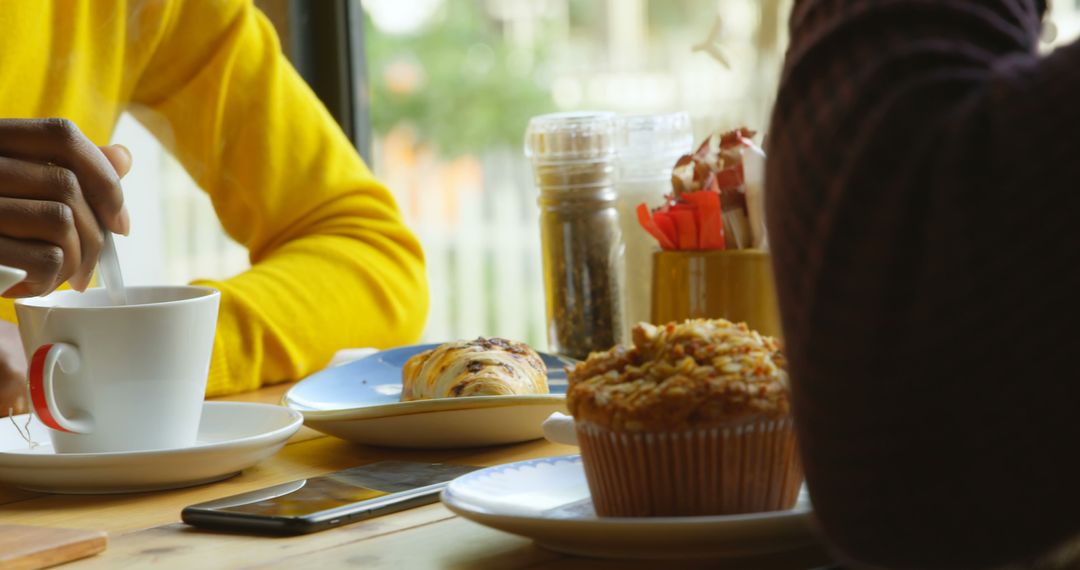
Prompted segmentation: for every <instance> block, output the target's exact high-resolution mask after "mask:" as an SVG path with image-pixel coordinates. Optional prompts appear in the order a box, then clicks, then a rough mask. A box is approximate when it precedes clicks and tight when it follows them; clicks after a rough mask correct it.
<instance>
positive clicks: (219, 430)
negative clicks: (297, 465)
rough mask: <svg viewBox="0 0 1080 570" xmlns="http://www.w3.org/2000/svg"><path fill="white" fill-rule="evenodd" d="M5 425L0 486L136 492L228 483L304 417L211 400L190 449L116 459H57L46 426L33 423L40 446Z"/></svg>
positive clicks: (1, 426)
mask: <svg viewBox="0 0 1080 570" xmlns="http://www.w3.org/2000/svg"><path fill="white" fill-rule="evenodd" d="M27 418H28V416H27V415H25V414H24V415H21V416H15V417H14V418H10V419H9V418H2V420H3V421H2V423H0V483H7V484H10V485H15V486H17V487H22V488H23V489H29V490H31V491H44V492H47V493H132V492H140V491H156V490H160V489H175V488H178V487H188V486H191V485H199V484H201V483H209V482H211V481H218V480H220V479H225V478H227V477H231V476H233V475H235V474H237V473H239V472H240V471H242V470H244V469H246V468H248V467H251V466H252V465H254V464H255V463H257V462H259V461H261V460H263V459H265V458H267V457H270V456H271V455H273V454H275V453H277V452H278V450H280V449H281V447H282V446H283V445H285V441H286V440H288V439H289V437H290V436H292V434H294V433H296V431H297V430H298V429H300V424H301V423H302V421H303V419H302V418H301V417H300V414H298V413H296V412H295V411H293V410H290V409H288V408H284V407H281V406H272V405H268V404H253V403H244V402H206V403H204V404H203V412H202V420H201V423H200V424H199V436H198V443H196V444H195V445H194V446H192V447H185V448H180V449H165V450H155V451H133V452H117V453H56V452H55V451H53V448H52V445H50V444H49V436H48V434H47V433H46V428H45V427H44V426H43V425H42V424H41V423H39V422H38V421H37V419H36V418H32V419H31V420H30V434H31V437H32V439H34V440H35V441H37V442H38V443H39V445H38V446H37V447H34V448H30V446H29V445H28V444H27V442H26V440H24V439H23V438H22V436H20V435H19V432H18V430H16V429H15V424H13V423H12V422H11V419H13V420H15V423H17V424H18V426H19V427H20V428H22V427H23V426H24V425H25V424H26V421H27Z"/></svg>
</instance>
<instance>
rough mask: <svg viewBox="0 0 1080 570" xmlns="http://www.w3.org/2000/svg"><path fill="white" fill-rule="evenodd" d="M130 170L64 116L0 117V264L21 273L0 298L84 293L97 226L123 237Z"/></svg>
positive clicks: (125, 156)
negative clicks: (124, 181)
mask: <svg viewBox="0 0 1080 570" xmlns="http://www.w3.org/2000/svg"><path fill="white" fill-rule="evenodd" d="M130 168H131V154H130V153H129V152H128V150H127V149H126V148H124V147H122V146H119V145H114V146H105V147H98V146H95V145H94V144H93V143H92V142H90V140H89V139H87V138H86V136H85V135H83V134H82V132H81V131H80V130H79V128H78V127H76V126H75V125H74V124H73V123H72V122H71V121H68V120H66V119H0V265H7V266H9V267H18V268H20V269H23V270H25V271H26V279H25V280H23V282H22V283H20V284H18V285H16V286H14V287H12V288H11V289H8V290H7V291H6V292H4V293H3V296H5V297H27V296H35V295H44V294H47V293H49V292H51V291H52V290H53V289H56V288H57V287H59V286H60V285H61V284H62V283H63V282H65V281H68V282H69V283H70V284H71V286H72V287H73V288H75V289H77V290H79V291H82V290H85V289H86V287H87V286H88V285H89V284H90V278H91V275H92V274H93V270H94V266H95V265H96V264H97V260H98V255H99V254H100V253H101V245H102V241H103V238H104V234H103V233H102V231H103V228H104V229H107V230H109V231H112V232H114V233H119V234H124V235H127V233H128V228H129V226H130V222H129V220H128V214H127V210H125V209H124V196H123V194H122V193H121V191H120V177H122V176H123V175H125V174H127V171H128V170H129V169H130ZM4 411H6V410H4Z"/></svg>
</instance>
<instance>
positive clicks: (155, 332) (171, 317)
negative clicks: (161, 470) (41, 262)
mask: <svg viewBox="0 0 1080 570" xmlns="http://www.w3.org/2000/svg"><path fill="white" fill-rule="evenodd" d="M127 296H128V304H127V305H121V306H114V305H110V303H109V298H108V295H107V294H106V291H105V290H104V289H90V290H88V291H87V292H86V293H78V292H76V291H57V292H54V293H52V294H50V295H47V296H45V297H37V298H31V299H20V300H18V301H16V302H15V313H16V315H17V316H18V319H19V334H20V335H21V336H22V342H23V346H24V347H25V349H26V354H27V362H28V363H29V367H28V368H29V371H28V374H27V376H28V380H29V385H30V403H31V405H32V406H33V409H34V413H35V414H36V415H37V417H38V419H40V420H41V422H42V423H43V424H45V425H46V426H47V427H49V428H50V429H49V437H50V439H51V440H52V443H53V448H54V449H55V450H56V451H57V452H58V453H99V452H115V451H140V450H149V449H173V448H181V447H189V446H191V445H193V444H194V443H195V437H196V435H197V433H198V430H199V418H200V415H201V413H202V402H203V397H204V392H205V390H206V379H207V374H208V373H209V370H210V354H211V352H212V350H213V345H214V330H215V327H216V324H217V310H218V301H219V299H220V297H221V294H220V293H218V291H216V290H214V289H210V288H207V287H194V286H190V287H183V286H182V287H128V288H127Z"/></svg>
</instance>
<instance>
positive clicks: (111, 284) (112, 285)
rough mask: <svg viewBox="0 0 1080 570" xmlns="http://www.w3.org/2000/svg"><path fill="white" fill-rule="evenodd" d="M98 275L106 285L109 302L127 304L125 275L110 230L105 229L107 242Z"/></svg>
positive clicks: (99, 261)
mask: <svg viewBox="0 0 1080 570" xmlns="http://www.w3.org/2000/svg"><path fill="white" fill-rule="evenodd" d="M98 275H100V277H101V280H102V282H103V283H104V285H105V290H106V292H107V293H108V295H109V302H111V303H112V304H113V305H126V304H127V291H126V290H125V289H124V276H123V275H122V274H121V273H120V258H119V257H117V255H116V242H114V241H113V234H112V232H110V231H109V230H105V244H104V247H103V248H102V249H101V257H99V258H98Z"/></svg>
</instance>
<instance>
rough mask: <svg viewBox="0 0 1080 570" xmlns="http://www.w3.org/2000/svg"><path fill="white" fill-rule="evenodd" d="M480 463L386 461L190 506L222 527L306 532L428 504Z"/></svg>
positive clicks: (203, 522) (196, 519) (197, 517)
mask: <svg viewBox="0 0 1080 570" xmlns="http://www.w3.org/2000/svg"><path fill="white" fill-rule="evenodd" d="M477 469H479V467H474V466H470V465H451V464H444V463H413V462H409V461H381V462H378V463H372V464H370V465H364V466H361V467H353V468H352V469H346V470H344V471H338V472H335V473H330V474H328V475H322V476H320V477H312V478H311V479H301V480H299V481H292V482H290V483H284V484H282V485H274V486H273V487H267V488H265V489H260V490H258V491H252V492H250V493H242V494H239V495H233V496H231V497H225V498H223V499H217V500H215V501H209V502H206V503H200V504H198V505H192V506H190V507H186V508H184V510H183V511H181V513H180V518H181V519H183V521H184V522H185V523H187V524H190V525H193V526H197V527H202V528H210V529H217V530H232V531H246V532H256V533H266V534H305V533H309V532H316V531H320V530H325V529H328V528H332V527H335V526H340V525H343V524H348V523H351V522H356V521H359V520H364V519H369V518H373V517H377V516H379V515H384V514H387V513H393V512H397V511H402V510H405V509H410V508H413V507H418V506H420V505H427V504H430V503H434V502H436V501H438V500H439V492H440V491H441V490H442V489H443V488H444V487H446V485H447V484H448V483H449V482H450V481H451V480H453V479H454V478H456V477H458V476H460V475H464V474H466V473H469V472H470V471H475V470H477Z"/></svg>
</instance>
